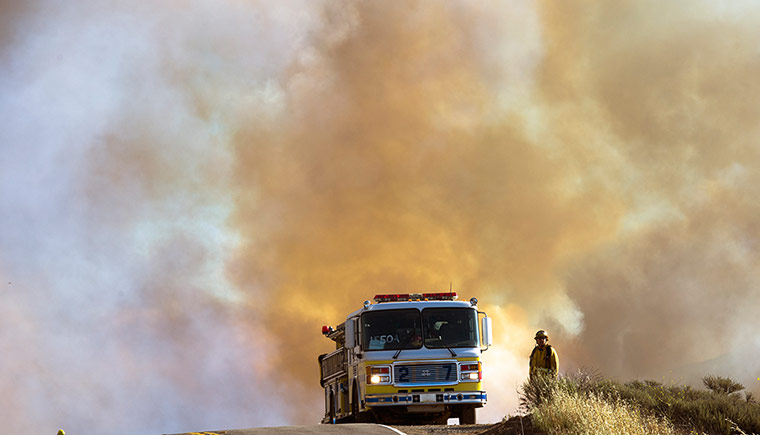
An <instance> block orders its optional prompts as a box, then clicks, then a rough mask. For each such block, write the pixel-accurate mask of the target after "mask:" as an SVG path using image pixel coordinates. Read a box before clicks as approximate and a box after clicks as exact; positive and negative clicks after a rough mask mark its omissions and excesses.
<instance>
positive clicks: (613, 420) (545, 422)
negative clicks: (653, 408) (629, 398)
mask: <svg viewBox="0 0 760 435" xmlns="http://www.w3.org/2000/svg"><path fill="white" fill-rule="evenodd" d="M533 423H534V425H535V426H536V428H537V429H539V430H541V431H543V432H546V433H548V434H550V435H553V434H569V435H586V434H588V435H592V434H621V435H624V434H631V435H652V434H674V433H675V431H674V429H673V426H672V425H671V424H670V423H669V422H668V421H667V420H665V419H658V418H655V417H653V416H651V415H645V414H643V413H642V412H641V411H639V409H638V408H636V407H634V406H631V405H629V404H628V403H625V402H623V401H621V400H620V399H616V398H611V397H600V396H599V395H597V394H595V393H589V394H583V393H579V392H569V391H564V390H558V391H555V393H554V394H553V395H552V398H551V400H549V401H545V402H544V403H542V404H541V405H539V406H538V407H536V408H534V409H533Z"/></svg>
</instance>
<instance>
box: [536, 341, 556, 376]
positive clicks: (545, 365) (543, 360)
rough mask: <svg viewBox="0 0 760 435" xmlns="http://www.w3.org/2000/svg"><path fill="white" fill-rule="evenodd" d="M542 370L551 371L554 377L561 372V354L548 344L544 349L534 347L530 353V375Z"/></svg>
mask: <svg viewBox="0 0 760 435" xmlns="http://www.w3.org/2000/svg"><path fill="white" fill-rule="evenodd" d="M542 372H543V373H551V374H552V375H553V376H554V377H556V376H557V374H558V373H559V356H558V355H557V351H556V350H554V348H553V347H551V346H550V345H548V344H547V345H546V346H544V348H543V349H539V348H538V346H536V347H534V348H533V352H531V354H530V377H531V378H532V377H533V376H535V375H536V374H537V373H542Z"/></svg>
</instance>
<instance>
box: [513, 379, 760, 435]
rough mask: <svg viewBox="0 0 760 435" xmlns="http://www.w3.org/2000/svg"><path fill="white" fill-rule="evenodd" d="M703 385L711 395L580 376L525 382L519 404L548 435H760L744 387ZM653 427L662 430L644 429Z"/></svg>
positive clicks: (726, 382)
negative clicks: (592, 434) (616, 425)
mask: <svg viewBox="0 0 760 435" xmlns="http://www.w3.org/2000/svg"><path fill="white" fill-rule="evenodd" d="M704 384H705V386H707V387H708V388H709V390H698V389H694V388H692V387H689V386H680V385H663V384H662V383H660V382H655V381H651V380H646V381H630V382H625V383H621V382H617V381H613V380H610V379H606V378H604V377H602V376H601V375H599V374H598V373H591V374H589V373H586V372H578V373H575V374H572V375H570V376H560V377H559V378H554V377H546V378H538V379H533V380H531V381H529V382H526V383H525V384H523V386H522V388H521V390H520V400H521V404H522V407H523V412H525V413H531V412H532V413H533V419H534V420H535V421H534V423H536V427H537V428H539V429H541V430H543V431H545V432H548V433H570V434H581V433H583V434H585V433H588V434H591V433H621V434H625V433H687V434H703V433H706V434H712V435H734V434H742V433H744V434H760V404H759V403H758V402H757V400H756V399H755V397H754V396H753V395H752V394H749V393H740V391H741V390H742V389H743V388H744V387H743V386H742V385H740V384H738V383H736V382H735V381H733V380H731V379H729V378H720V377H717V376H708V377H705V379H704ZM602 416H604V417H602ZM633 422H636V423H633ZM609 424H621V425H628V427H629V428H628V429H624V428H617V429H613V428H608V426H606V425H609ZM650 424H656V425H657V426H651V427H649V428H648V429H640V427H645V428H646V427H648V426H647V425H650ZM636 426H639V428H636ZM621 427H622V426H621ZM674 431H675V432H674Z"/></svg>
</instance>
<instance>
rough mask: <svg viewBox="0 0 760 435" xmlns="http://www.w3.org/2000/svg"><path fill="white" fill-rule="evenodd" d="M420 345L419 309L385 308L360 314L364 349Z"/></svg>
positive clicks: (389, 348) (394, 348)
mask: <svg viewBox="0 0 760 435" xmlns="http://www.w3.org/2000/svg"><path fill="white" fill-rule="evenodd" d="M421 346H422V324H421V322H420V312H419V310H416V309H409V310H385V311H374V312H368V313H364V314H362V347H363V348H364V350H397V349H419V348H420V347H421Z"/></svg>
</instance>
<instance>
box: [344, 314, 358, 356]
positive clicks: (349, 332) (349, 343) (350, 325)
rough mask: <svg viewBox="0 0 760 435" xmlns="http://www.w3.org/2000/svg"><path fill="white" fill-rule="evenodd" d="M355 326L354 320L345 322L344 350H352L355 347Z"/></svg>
mask: <svg viewBox="0 0 760 435" xmlns="http://www.w3.org/2000/svg"><path fill="white" fill-rule="evenodd" d="M355 325H356V319H348V321H346V349H353V348H354V346H356V342H355V340H354V337H355V336H356V333H355Z"/></svg>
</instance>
